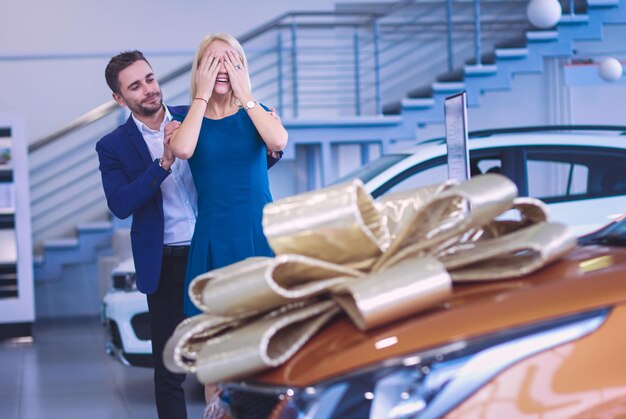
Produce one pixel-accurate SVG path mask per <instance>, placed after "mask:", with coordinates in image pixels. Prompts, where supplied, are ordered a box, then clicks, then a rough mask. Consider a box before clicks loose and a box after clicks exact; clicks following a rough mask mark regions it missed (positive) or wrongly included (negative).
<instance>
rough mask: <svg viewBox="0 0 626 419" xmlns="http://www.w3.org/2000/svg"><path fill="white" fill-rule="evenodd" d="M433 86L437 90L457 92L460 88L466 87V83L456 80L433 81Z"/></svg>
mask: <svg viewBox="0 0 626 419" xmlns="http://www.w3.org/2000/svg"><path fill="white" fill-rule="evenodd" d="M432 86H433V90H434V91H435V92H457V91H459V90H463V89H465V83H455V82H448V83H442V82H438V83H433V84H432Z"/></svg>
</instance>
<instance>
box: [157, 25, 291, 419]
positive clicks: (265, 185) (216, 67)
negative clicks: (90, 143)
mask: <svg viewBox="0 0 626 419" xmlns="http://www.w3.org/2000/svg"><path fill="white" fill-rule="evenodd" d="M190 91H191V106H190V108H189V111H188V112H187V114H186V115H173V119H174V120H178V121H182V123H181V124H180V126H179V127H178V129H176V131H175V132H174V134H173V135H172V136H171V139H169V147H170V149H171V150H172V151H173V153H174V155H175V156H176V157H178V158H181V159H188V161H189V166H190V168H191V173H192V175H193V179H194V183H195V185H196V189H197V191H198V217H197V219H196V226H195V231H194V235H193V238H192V241H191V246H190V249H189V259H188V262H187V274H186V280H185V283H186V288H187V287H188V285H189V282H190V281H191V280H192V279H193V278H195V277H196V276H197V275H200V274H203V273H205V272H207V271H210V270H212V269H217V268H220V267H223V266H226V265H229V264H231V263H234V262H238V261H240V260H243V259H245V258H247V257H250V256H272V255H273V253H272V250H271V249H270V247H269V245H268V243H267V240H266V239H265V236H264V235H263V230H262V226H261V221H262V214H263V207H264V206H265V205H266V204H267V203H268V202H271V201H272V196H271V194H270V189H269V180H268V175H267V160H266V154H267V153H268V152H278V151H280V150H282V149H283V148H284V147H285V145H286V144H287V131H286V130H285V128H284V127H283V126H282V123H281V122H280V119H279V118H277V117H276V116H275V115H273V114H272V113H271V112H270V111H269V109H268V108H266V107H265V106H264V105H262V104H260V103H259V102H258V101H257V100H256V98H255V97H254V95H253V94H252V89H251V85H250V76H249V74H248V62H247V60H246V56H245V53H244V51H243V48H242V47H241V45H240V44H239V42H238V41H237V40H236V39H235V38H234V37H232V36H231V35H229V34H225V33H219V34H214V35H209V36H207V37H205V38H204V39H203V40H202V42H200V46H199V47H198V51H197V53H196V57H195V60H194V63H193V68H192V78H191V88H190ZM167 141H168V139H166V142H167ZM185 313H186V314H187V315H193V314H197V313H198V311H197V309H196V308H195V307H194V306H193V304H192V303H191V301H190V300H189V298H188V296H187V294H185ZM214 393H215V390H214V388H211V387H207V391H206V396H207V401H210V400H211V399H214V395H215V394H214ZM208 414H210V412H208ZM207 417H208V416H207ZM216 417H217V416H216Z"/></svg>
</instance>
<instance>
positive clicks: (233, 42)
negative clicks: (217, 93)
mask: <svg viewBox="0 0 626 419" xmlns="http://www.w3.org/2000/svg"><path fill="white" fill-rule="evenodd" d="M215 40H218V41H223V42H226V43H227V44H228V45H230V46H231V47H233V48H234V49H235V51H237V54H238V55H239V59H240V60H241V62H242V63H243V67H244V68H245V69H246V70H247V69H248V59H247V58H246V54H245V52H243V47H242V46H241V44H240V43H239V41H237V39H235V37H234V36H232V35H231V34H229V33H225V32H221V33H214V34H212V35H207V36H205V37H204V38H203V39H202V41H200V45H199V46H198V50H197V51H196V57H195V58H194V60H193V65H192V66H191V83H190V85H189V96H190V100H191V101H193V98H194V97H196V93H197V91H196V73H197V72H198V65H199V64H200V60H201V59H202V55H203V54H204V51H205V50H206V48H207V47H208V46H209V44H210V43H211V42H213V41H215ZM247 74H248V88H249V89H252V84H251V83H250V73H247ZM233 103H235V104H236V105H237V106H241V104H240V103H239V102H238V101H237V100H236V99H235V97H234V96H233Z"/></svg>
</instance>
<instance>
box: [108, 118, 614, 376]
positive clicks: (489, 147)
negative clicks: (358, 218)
mask: <svg viewBox="0 0 626 419" xmlns="http://www.w3.org/2000/svg"><path fill="white" fill-rule="evenodd" d="M552 128H553V129H554V128H555V127H552ZM516 131H517V132H515V130H507V131H506V132H504V130H494V131H489V132H487V131H484V132H476V133H471V134H470V141H469V149H470V163H471V164H470V166H471V168H472V170H471V171H472V174H473V175H476V174H479V173H487V172H499V173H502V174H504V175H506V176H508V177H509V178H511V179H512V180H513V181H514V182H515V183H516V184H517V187H518V189H519V192H520V193H519V194H520V196H525V195H529V196H533V197H537V198H541V199H542V200H543V201H544V202H546V203H547V204H548V206H549V209H550V214H551V216H552V218H553V219H555V220H560V221H562V222H565V223H566V224H568V225H570V226H571V227H572V228H573V229H574V231H575V232H577V233H578V234H579V235H582V234H585V233H588V232H591V231H593V230H596V229H598V228H600V227H602V226H604V225H606V224H608V223H609V222H610V221H611V220H612V219H613V218H617V217H618V216H619V215H621V214H623V213H624V212H626V136H622V133H623V132H624V133H626V127H624V128H623V130H622V129H617V130H616V129H608V128H606V129H604V130H599V129H598V130H590V129H587V130H585V131H583V130H580V129H578V130H571V127H570V128H568V129H567V130H565V129H562V128H561V129H560V130H559V131H558V132H555V131H552V132H551V131H550V130H549V129H546V128H544V129H542V130H536V129H529V128H524V129H517V130H516ZM566 131H567V132H566ZM446 159H447V158H446V144H445V139H435V140H430V141H427V142H424V143H421V144H419V145H417V146H415V147H413V148H411V149H409V150H406V151H405V152H403V153H394V154H388V155H385V156H382V157H380V158H379V159H376V160H374V161H372V162H370V163H369V164H367V165H365V166H363V167H361V168H359V169H357V170H356V171H354V172H352V173H350V174H348V175H347V176H345V177H343V178H342V179H340V180H338V181H337V182H341V181H345V180H347V179H348V178H355V177H359V178H361V179H362V180H363V182H364V183H365V188H366V190H367V191H369V192H370V193H371V194H372V195H373V196H374V197H378V196H381V195H382V194H384V193H387V192H391V191H402V190H408V189H411V188H417V187H420V186H427V185H431V184H434V183H439V182H443V181H445V180H446V179H447V178H448V169H447V160H446ZM134 275H135V268H134V265H133V264H132V259H130V260H129V261H126V262H124V263H122V264H121V265H120V266H118V268H117V269H115V270H114V272H113V274H112V281H113V285H112V287H111V289H110V291H109V292H108V293H107V295H106V296H105V297H104V301H103V318H104V319H105V324H106V325H107V327H108V330H109V332H110V342H109V343H108V344H107V350H108V351H109V353H112V354H115V355H116V356H117V357H118V358H119V359H120V360H122V362H124V363H125V364H127V365H128V364H130V365H149V364H150V363H151V361H152V360H151V358H150V356H151V353H152V349H151V342H150V340H149V339H150V329H149V321H148V305H147V302H146V297H145V296H144V295H143V294H141V293H140V292H139V291H137V290H136V288H135V287H134Z"/></svg>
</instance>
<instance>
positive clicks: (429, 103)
mask: <svg viewBox="0 0 626 419" xmlns="http://www.w3.org/2000/svg"><path fill="white" fill-rule="evenodd" d="M433 106H435V99H428V98H424V99H402V108H403V109H427V108H432V107H433Z"/></svg>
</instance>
